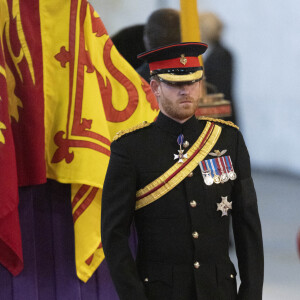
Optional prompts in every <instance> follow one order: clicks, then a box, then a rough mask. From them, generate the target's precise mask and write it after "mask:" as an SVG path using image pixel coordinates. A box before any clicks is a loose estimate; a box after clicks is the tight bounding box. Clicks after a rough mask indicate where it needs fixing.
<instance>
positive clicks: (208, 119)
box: [197, 117, 240, 129]
mask: <svg viewBox="0 0 300 300" xmlns="http://www.w3.org/2000/svg"><path fill="white" fill-rule="evenodd" d="M197 119H198V120H204V121H212V122H218V123H222V124H225V125H228V126H231V127H234V128H236V129H240V128H239V127H238V126H237V125H235V124H234V123H233V122H231V121H225V120H222V119H214V118H209V117H198V118H197Z"/></svg>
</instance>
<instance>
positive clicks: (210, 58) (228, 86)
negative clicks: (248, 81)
mask: <svg viewBox="0 0 300 300" xmlns="http://www.w3.org/2000/svg"><path fill="white" fill-rule="evenodd" d="M199 23H200V31H201V40H202V41H203V42H204V43H207V44H208V50H207V52H206V53H205V55H203V58H204V71H205V79H206V81H207V89H208V93H211V92H212V93H216V92H218V93H223V94H224V98H225V99H226V100H230V101H231V109H232V116H231V117H229V118H226V120H229V121H232V122H233V123H237V119H236V112H235V105H234V99H233V95H232V86H233V58H232V54H231V52H230V51H229V50H228V49H227V48H226V47H225V46H224V45H223V43H222V41H221V40H222V39H221V38H222V32H223V27H224V26H223V23H222V21H221V20H220V19H219V18H218V17H217V16H216V15H215V14H214V13H211V12H206V13H200V14H199Z"/></svg>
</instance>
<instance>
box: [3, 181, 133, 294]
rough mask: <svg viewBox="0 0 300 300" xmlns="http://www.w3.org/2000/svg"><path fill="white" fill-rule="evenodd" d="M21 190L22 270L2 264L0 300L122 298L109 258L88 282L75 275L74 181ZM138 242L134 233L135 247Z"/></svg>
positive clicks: (49, 182)
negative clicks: (12, 271)
mask: <svg viewBox="0 0 300 300" xmlns="http://www.w3.org/2000/svg"><path fill="white" fill-rule="evenodd" d="M19 195H20V204H19V212H20V224H21V232H22V242H23V255H24V270H23V271H22V272H21V274H20V275H18V276H16V277H13V276H12V275H11V274H10V273H9V272H8V271H7V270H6V269H5V268H4V267H2V266H1V265H0V299H1V300H2V299H3V300H24V299H28V300H29V299H30V300H37V299H42V300H54V299H55V300H56V299H57V300H69V299H70V300H85V299H86V300H117V299H119V298H118V296H117V294H116V291H115V289H114V287H113V283H112V281H111V278H110V275H109V272H108V269H107V265H106V261H105V260H104V261H103V262H102V263H101V265H100V267H99V268H98V270H97V271H96V272H95V274H94V275H93V276H92V277H91V278H90V279H89V281H88V282H87V283H83V282H81V281H80V280H79V279H78V278H77V276H76V270H75V253H74V227H73V220H72V211H71V203H70V199H71V197H70V185H68V184H61V183H58V182H56V181H53V180H48V182H47V183H46V184H42V185H38V186H28V187H22V188H20V189H19ZM136 243H137V241H136V237H135V235H134V234H132V237H131V239H130V244H131V246H132V248H133V249H135V248H136V247H135V245H136ZM134 251H135V250H133V252H134Z"/></svg>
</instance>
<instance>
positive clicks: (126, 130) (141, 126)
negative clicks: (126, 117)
mask: <svg viewBox="0 0 300 300" xmlns="http://www.w3.org/2000/svg"><path fill="white" fill-rule="evenodd" d="M150 124H151V123H149V122H147V121H144V122H142V123H140V124H137V125H136V126H134V127H131V128H128V129H124V130H120V131H119V132H117V133H116V135H115V137H114V138H113V141H116V140H117V139H119V138H120V137H121V136H123V135H124V134H126V133H130V132H133V131H136V130H138V129H141V128H144V127H147V126H149V125H150Z"/></svg>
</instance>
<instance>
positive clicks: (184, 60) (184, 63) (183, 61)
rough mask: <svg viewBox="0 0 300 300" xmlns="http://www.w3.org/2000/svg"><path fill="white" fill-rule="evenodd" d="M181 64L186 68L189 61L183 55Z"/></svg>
mask: <svg viewBox="0 0 300 300" xmlns="http://www.w3.org/2000/svg"><path fill="white" fill-rule="evenodd" d="M180 62H181V63H182V64H183V65H184V66H185V65H186V63H187V59H186V57H185V55H184V54H181V57H180Z"/></svg>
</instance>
